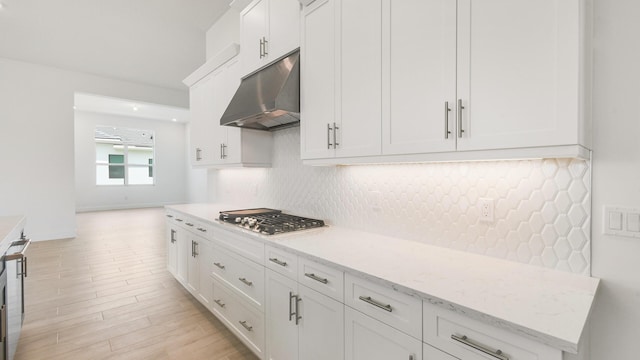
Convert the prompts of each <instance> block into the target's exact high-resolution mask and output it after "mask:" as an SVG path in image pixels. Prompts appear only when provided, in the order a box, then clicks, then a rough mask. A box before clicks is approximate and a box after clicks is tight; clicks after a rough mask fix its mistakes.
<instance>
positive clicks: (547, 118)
mask: <svg viewBox="0 0 640 360" xmlns="http://www.w3.org/2000/svg"><path fill="white" fill-rule="evenodd" d="M579 6H580V2H579V1H566V0H539V1H528V0H493V1H471V0H459V1H458V84H457V86H458V98H459V99H461V100H462V106H463V107H464V109H463V110H462V112H461V114H460V115H461V116H462V119H461V123H462V130H463V131H464V132H463V133H462V137H461V138H460V139H458V150H481V149H500V148H520V147H533V146H548V145H565V144H578V143H579V139H578V126H579V125H578V119H579V117H580V114H579V107H580V104H579V93H580V91H579V85H580V82H579V73H580V72H579V63H580V62H579V54H580V51H579V45H580V41H579V40H580V39H579V31H580V24H579V14H580V9H579Z"/></svg>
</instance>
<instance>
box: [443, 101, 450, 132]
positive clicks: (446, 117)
mask: <svg viewBox="0 0 640 360" xmlns="http://www.w3.org/2000/svg"><path fill="white" fill-rule="evenodd" d="M449 112H451V108H450V107H449V102H448V101H445V102H444V138H445V139H448V138H449V134H451V131H449Z"/></svg>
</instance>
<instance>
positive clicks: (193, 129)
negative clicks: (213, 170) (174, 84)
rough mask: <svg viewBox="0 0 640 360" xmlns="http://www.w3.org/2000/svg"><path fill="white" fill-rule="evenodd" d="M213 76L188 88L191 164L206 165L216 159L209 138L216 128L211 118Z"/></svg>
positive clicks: (212, 74)
mask: <svg viewBox="0 0 640 360" xmlns="http://www.w3.org/2000/svg"><path fill="white" fill-rule="evenodd" d="M215 76H216V74H215V73H211V74H209V75H208V76H206V77H205V78H203V79H202V80H200V81H198V82H197V83H196V84H195V85H193V86H192V87H191V88H190V89H189V106H190V111H191V121H190V125H189V126H190V128H189V129H190V131H189V133H190V142H191V149H190V154H189V157H190V159H191V165H192V166H206V165H210V164H213V163H215V160H216V156H215V155H217V154H216V152H215V150H214V148H215V146H214V145H213V143H214V141H212V139H211V137H212V136H214V134H215V133H216V129H217V128H218V126H217V124H216V123H215V119H214V118H213V108H214V99H215V94H214V91H215V81H214V80H215V79H214V77H215Z"/></svg>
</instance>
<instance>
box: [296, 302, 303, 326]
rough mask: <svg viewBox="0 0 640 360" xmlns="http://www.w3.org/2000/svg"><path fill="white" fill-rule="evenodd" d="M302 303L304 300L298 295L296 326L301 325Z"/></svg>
mask: <svg viewBox="0 0 640 360" xmlns="http://www.w3.org/2000/svg"><path fill="white" fill-rule="evenodd" d="M300 301H302V298H300V296H298V295H296V325H298V324H299V323H300V319H302V316H300Z"/></svg>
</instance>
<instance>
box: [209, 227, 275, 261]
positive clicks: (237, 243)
mask: <svg viewBox="0 0 640 360" xmlns="http://www.w3.org/2000/svg"><path fill="white" fill-rule="evenodd" d="M213 240H214V241H216V242H218V243H220V244H222V245H224V246H225V247H227V248H229V249H231V250H233V251H234V252H236V253H238V254H240V255H242V256H244V257H246V258H247V259H250V260H252V261H255V262H257V263H258V264H260V265H264V244H263V243H261V242H259V241H256V240H253V239H249V238H248V237H246V236H242V235H238V234H234V233H232V232H229V231H227V230H224V229H216V232H215V235H214V236H213Z"/></svg>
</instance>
